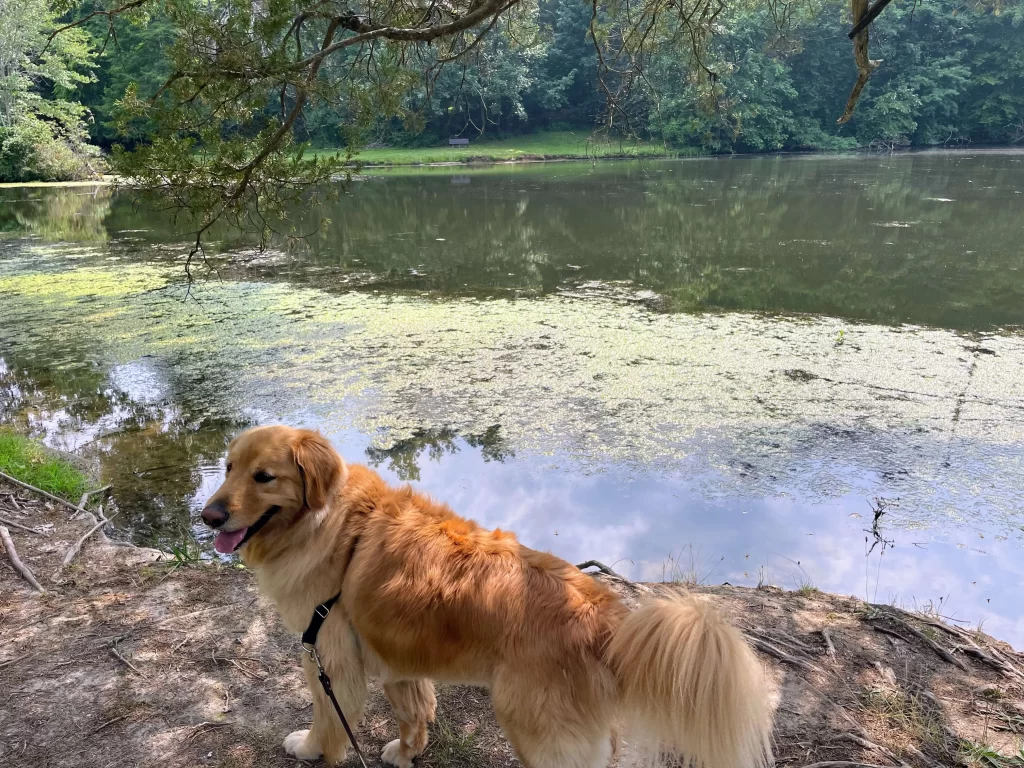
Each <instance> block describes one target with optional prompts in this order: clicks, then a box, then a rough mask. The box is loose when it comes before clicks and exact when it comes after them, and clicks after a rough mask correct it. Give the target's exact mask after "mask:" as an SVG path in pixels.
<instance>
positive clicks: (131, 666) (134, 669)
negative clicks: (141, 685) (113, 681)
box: [110, 645, 149, 680]
mask: <svg viewBox="0 0 1024 768" xmlns="http://www.w3.org/2000/svg"><path fill="white" fill-rule="evenodd" d="M110 652H111V653H112V654H113V655H114V658H116V659H117V660H118V661H120V662H121V663H123V664H125V665H126V666H127V667H128V669H130V670H131V671H132V672H134V673H135V674H136V675H138V676H139V677H141V678H142V679H143V680H148V679H149V678H148V677H146V676H145V675H144V674H142V672H140V671H139V670H138V668H137V667H136V666H135V665H134V664H132V663H131V662H130V661H128V659H126V658H125V657H124V656H122V655H121V654H120V653H118V650H117V648H116V647H114V646H113V645H112V646H110Z"/></svg>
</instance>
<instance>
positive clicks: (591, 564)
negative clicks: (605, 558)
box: [576, 560, 629, 581]
mask: <svg viewBox="0 0 1024 768" xmlns="http://www.w3.org/2000/svg"><path fill="white" fill-rule="evenodd" d="M576 567H577V568H579V569H580V570H581V571H583V570H586V569H587V568H597V570H599V571H600V572H601V573H604V574H607V575H608V576H614V577H615V578H616V579H622V580H623V581H629V579H627V578H626V577H625V576H623V575H622V574H619V573H616V572H615V571H613V570H612V569H611V568H609V567H608V566H607V565H605V564H604V563H602V562H601V561H600V560H587V562H585V563H580V564H579V565H577V566H576Z"/></svg>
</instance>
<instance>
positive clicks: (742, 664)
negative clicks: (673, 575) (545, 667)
mask: <svg viewBox="0 0 1024 768" xmlns="http://www.w3.org/2000/svg"><path fill="white" fill-rule="evenodd" d="M607 660H608V663H609V666H610V667H611V669H612V670H613V671H614V673H615V677H616V679H617V681H618V687H619V697H620V698H619V703H620V713H621V716H622V718H623V720H624V725H625V726H626V733H627V739H628V743H629V746H628V749H629V753H630V755H631V756H634V757H635V758H639V759H638V762H640V763H641V764H646V765H660V764H663V761H665V760H673V761H674V762H671V763H670V764H672V765H686V766H693V768H762V766H767V765H771V764H772V761H771V728H772V706H771V703H770V701H769V696H768V689H767V683H766V680H765V676H764V671H763V669H762V668H761V664H760V662H758V660H757V658H756V657H755V656H754V653H753V651H751V650H750V647H749V646H748V645H747V643H746V642H745V641H744V639H743V636H742V635H741V634H740V633H739V632H738V631H737V630H736V629H735V628H733V627H732V626H730V625H729V624H727V623H725V621H723V620H722V619H721V617H719V615H718V614H717V613H716V612H715V610H714V609H713V608H712V607H711V606H709V605H708V604H707V603H704V602H701V601H699V600H697V599H695V598H693V597H679V598H673V599H669V600H658V601H656V602H652V603H650V604H648V605H646V606H644V607H642V608H640V609H639V610H636V611H633V612H632V613H631V614H630V615H628V616H626V617H625V619H624V620H623V621H622V624H620V625H619V627H618V628H617V629H616V630H615V633H614V635H613V636H612V640H611V643H610V645H609V648H608V654H607Z"/></svg>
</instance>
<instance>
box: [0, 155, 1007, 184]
mask: <svg viewBox="0 0 1024 768" xmlns="http://www.w3.org/2000/svg"><path fill="white" fill-rule="evenodd" d="M439 149H443V147H442V148H439ZM313 151H314V152H320V153H330V152H333V151H335V150H325V149H320V150H313ZM336 151H337V152H342V151H343V149H341V148H339V149H338V150H336ZM922 154H946V155H958V156H962V155H977V154H986V155H1018V154H1024V146H1011V145H993V146H988V145H979V146H977V147H973V148H970V147H968V148H965V147H943V146H929V147H900V148H897V149H895V150H893V151H891V152H882V151H879V150H876V149H871V148H869V147H858V148H855V149H850V150H845V151H841V152H833V151H817V150H779V151H776V152H734V153H729V154H726V153H720V154H715V153H704V152H696V153H693V154H680V153H678V152H677V153H672V152H665V153H653V154H615V155H600V156H594V155H586V154H582V155H551V156H545V155H533V154H524V155H523V156H522V157H517V158H507V159H505V158H489V157H487V156H486V155H481V156H474V157H468V158H466V159H464V160H443V161H431V162H408V163H388V162H374V161H369V162H367V163H358V162H356V163H350V164H347V165H346V166H345V168H346V169H348V170H350V171H354V172H357V173H359V172H362V171H366V170H369V171H380V170H396V169H400V168H413V169H415V168H447V167H451V168H486V167H489V166H504V165H531V164H540V163H571V162H580V163H583V162H589V163H598V162H608V161H611V162H623V161H628V160H633V161H644V160H657V161H666V160H676V161H684V160H736V159H745V158H755V157H773V158H790V157H822V158H835V157H847V158H851V159H852V158H856V157H860V156H864V155H868V156H874V155H922ZM341 178H342V177H341V175H338V176H336V177H335V179H336V180H341ZM117 185H120V186H124V187H131V184H129V183H128V182H125V181H124V180H122V179H120V178H119V177H116V176H111V175H105V176H103V177H101V178H98V179H95V180H82V181H24V182H2V183H0V190H4V189H47V188H49V189H60V188H62V187H66V188H75V187H103V186H117Z"/></svg>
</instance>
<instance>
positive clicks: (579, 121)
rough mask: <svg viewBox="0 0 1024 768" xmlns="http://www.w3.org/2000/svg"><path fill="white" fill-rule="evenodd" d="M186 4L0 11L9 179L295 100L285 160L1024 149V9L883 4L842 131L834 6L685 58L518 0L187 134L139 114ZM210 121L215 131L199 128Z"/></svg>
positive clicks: (252, 88) (272, 86) (841, 42)
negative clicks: (498, 148) (498, 149)
mask: <svg viewBox="0 0 1024 768" xmlns="http://www.w3.org/2000/svg"><path fill="white" fill-rule="evenodd" d="M188 5H190V3H183V2H181V1H180V0H174V1H173V2H166V3H161V2H148V3H146V2H144V1H143V0H136V2H129V3H126V4H125V6H124V7H119V8H117V9H116V10H117V11H120V12H118V13H115V12H113V11H111V10H110V8H109V7H107V8H106V9H105V10H104V8H103V7H101V6H99V5H90V4H88V3H87V4H86V5H74V6H69V5H68V4H67V3H66V2H62V0H18V2H14V3H11V2H6V3H4V6H5V10H4V12H3V13H2V14H0V72H2V75H3V77H2V80H0V179H2V180H4V181H30V180H62V179H76V178H88V177H91V176H94V175H95V174H97V173H99V172H101V171H102V170H103V169H104V168H105V167H106V165H105V158H108V157H110V156H111V153H113V155H114V156H115V157H116V156H117V155H118V153H120V152H123V151H126V150H133V149H138V148H139V147H144V146H147V145H149V144H156V143H158V140H156V139H155V137H156V136H160V137H163V138H165V139H166V138H167V137H174V136H178V137H184V138H186V139H187V140H186V141H183V142H180V143H181V145H182V147H185V146H188V147H191V149H190V150H185V149H182V150H181V151H195V150H196V149H197V148H209V147H210V146H211V145H212V144H214V143H217V142H221V141H225V142H229V141H232V140H235V139H242V140H244V139H246V138H247V137H251V136H252V135H254V134H255V133H258V132H259V131H261V130H263V129H264V128H265V127H266V126H267V125H269V124H271V123H273V122H274V120H275V116H276V115H277V113H278V112H281V114H282V115H283V114H284V112H285V111H286V110H285V103H286V101H288V102H289V103H290V102H294V101H296V94H297V90H296V89H297V88H300V87H303V88H305V90H304V91H303V94H304V96H305V95H306V92H307V91H308V92H309V93H310V94H311V95H308V96H306V98H305V99H304V101H305V104H304V106H302V108H301V109H298V110H297V114H296V115H295V118H294V119H293V120H292V121H291V122H290V123H289V125H288V128H289V129H290V131H291V137H290V141H291V142H292V143H291V145H290V146H292V147H293V148H294V147H300V146H307V147H312V148H348V150H349V154H351V153H353V152H356V151H357V150H358V149H359V148H361V147H406V146H434V145H438V144H442V143H447V140H448V139H449V138H451V137H465V138H470V139H471V140H473V141H474V142H478V141H481V140H483V141H486V140H487V139H489V138H503V139H507V138H508V137H515V136H519V135H524V134H530V133H536V132H540V131H565V130H574V131H580V132H583V133H586V132H589V131H593V130H595V129H597V128H603V129H605V130H610V131H611V133H613V134H614V135H616V136H619V137H626V138H628V139H630V140H642V141H645V142H653V143H656V144H659V145H663V146H665V147H666V148H689V149H694V150H698V151H702V152H707V153H733V152H775V151H780V150H824V151H836V150H847V149H854V148H858V147H883V148H886V149H892V148H895V147H902V146H934V145H939V146H964V145H968V144H1013V143H1016V142H1021V141H1022V140H1024V45H1022V43H1021V39H1022V35H1024V4H1021V3H1019V2H1014V0H980V1H978V2H975V1H974V0H971V1H970V2H967V3H964V2H961V0H923V1H921V2H908V1H907V0H896V2H893V3H891V4H890V5H888V7H886V8H885V12H884V13H882V14H881V15H880V16H879V18H878V19H877V20H875V22H874V24H873V25H872V27H871V30H872V38H871V46H872V47H871V56H872V59H873V60H876V61H880V62H881V64H880V66H878V69H877V72H875V73H874V74H873V75H872V76H871V78H870V80H869V81H868V83H867V86H866V88H865V89H864V92H863V94H862V95H861V98H860V101H859V103H858V104H857V107H856V109H855V111H854V112H853V115H852V118H851V119H850V120H849V121H848V122H845V123H837V118H838V117H839V116H840V115H841V114H842V113H843V107H844V104H845V102H846V100H847V97H848V95H849V92H850V86H851V84H852V83H853V82H854V80H855V79H856V77H857V66H856V64H855V61H854V58H853V57H852V56H851V55H850V47H849V40H848V37H847V35H848V32H849V31H850V26H851V17H850V7H849V5H848V4H847V3H845V2H840V1H838V0H819V1H818V2H803V3H796V2H794V3H791V4H789V5H785V4H782V3H772V2H766V3H748V2H733V3H731V4H719V7H718V10H717V12H716V13H715V15H714V16H713V18H711V21H710V22H709V23H707V24H706V25H705V28H704V30H703V31H704V32H705V33H706V34H705V35H704V36H703V37H702V38H701V39H700V41H699V43H698V42H696V41H694V42H693V43H692V45H691V46H690V47H689V49H687V50H685V52H684V53H681V52H680V51H681V49H680V46H679V45H656V46H655V45H651V46H648V47H646V48H644V47H643V44H641V46H640V47H639V48H638V47H637V46H636V45H632V46H631V45H630V44H629V35H628V34H627V31H626V30H627V29H628V31H629V32H633V33H635V32H637V31H638V30H640V29H641V28H642V23H643V22H642V20H641V21H639V22H638V21H636V19H631V20H630V24H631V26H627V25H626V24H625V22H623V18H624V15H623V14H624V13H625V15H626V16H628V14H629V9H628V8H627V9H626V11H625V12H624V11H623V9H622V8H621V7H620V6H619V5H618V4H616V5H615V6H614V7H612V6H598V5H596V4H590V3H585V2H583V1H582V0H539V2H537V3H532V2H531V3H526V4H523V3H519V4H517V5H516V7H515V9H514V12H511V11H510V12H506V13H504V15H502V14H501V13H499V14H497V15H494V16H493V17H492V19H491V22H490V27H495V29H493V30H492V31H491V32H490V34H487V35H481V34H479V33H477V34H476V35H475V36H471V37H470V38H469V41H470V42H468V43H467V42H464V43H463V44H462V45H461V47H460V48H459V49H458V50H457V51H456V52H455V53H453V52H452V50H453V48H455V45H454V44H452V45H451V46H448V45H446V44H444V43H442V42H438V43H436V44H434V45H431V44H430V41H427V43H426V44H424V43H422V42H419V43H416V44H415V53H414V55H409V47H408V46H406V47H403V48H401V49H400V52H396V50H397V49H396V48H395V47H393V46H392V47H389V46H388V45H379V46H371V47H370V50H369V51H368V52H364V51H362V50H360V52H359V53H357V54H347V55H341V56H339V57H337V58H332V59H325V60H324V61H323V66H320V67H319V68H318V71H316V72H315V76H314V77H313V78H312V83H313V85H312V87H308V88H306V87H305V86H301V85H298V84H296V83H295V82H289V81H288V80H287V78H285V79H282V78H277V79H273V78H268V77H265V76H263V75H261V76H260V77H250V78H249V80H248V81H247V83H246V85H247V87H248V91H247V92H246V94H245V96H244V98H242V99H241V100H240V102H241V103H239V104H237V105H235V108H236V109H238V110H244V111H245V112H246V114H245V115H244V116H239V115H237V114H223V109H224V108H223V104H224V101H223V100H222V101H221V102H220V104H219V106H210V103H211V102H212V100H213V97H212V96H210V101H209V102H207V103H206V106H200V105H201V104H202V102H203V99H205V98H207V96H209V95H210V94H211V93H212V92H213V91H214V90H215V89H214V87H213V86H211V85H209V84H207V85H203V84H202V83H200V84H199V85H198V86H197V88H198V89H197V90H196V91H195V93H194V95H193V94H189V95H187V96H181V97H180V98H179V101H178V105H177V106H178V107H179V108H180V107H181V105H182V104H187V105H188V106H190V107H194V108H195V110H196V112H197V113H199V114H202V115H206V116H207V117H209V116H211V115H214V114H216V115H217V119H215V120H207V119H206V118H203V119H202V120H199V121H196V122H194V124H189V125H187V126H186V125H183V124H181V122H180V121H178V122H175V120H174V119H172V118H170V117H169V114H170V113H169V112H167V111H164V112H160V111H154V109H152V108H150V107H148V106H147V108H142V107H140V105H151V104H152V98H153V97H154V96H155V95H157V94H161V93H163V94H164V95H168V94H169V93H170V91H172V90H173V89H172V88H168V86H167V83H168V78H169V77H171V76H172V73H173V72H175V70H176V69H180V67H181V65H182V57H183V55H184V54H183V53H182V50H183V46H182V44H181V39H182V38H183V37H188V36H189V35H192V36H193V39H194V37H195V35H197V34H199V33H198V32H196V29H195V27H196V26H197V25H199V24H200V23H201V22H202V20H203V19H204V18H205V19H208V18H209V16H208V15H207V16H199V15H196V14H195V13H192V15H189V11H188V10H183V7H184V6H188ZM243 5H244V4H243ZM269 5H270V7H273V5H274V4H273V3H270V4H269ZM285 5H288V4H287V3H285ZM307 5H315V4H307ZM509 5H510V4H509ZM128 6H131V7H128ZM240 9H241V10H240ZM244 10H245V9H244V8H243V6H236V4H234V3H231V2H227V3H224V4H223V8H222V12H221V15H220V17H219V18H220V19H221V21H224V20H225V19H228V21H227V22H225V23H224V24H223V28H224V29H227V28H228V27H230V26H231V24H232V23H233V22H232V21H231V20H230V19H238V23H239V24H242V25H244V24H248V25H249V27H250V28H254V19H256V20H258V18H259V14H258V13H256V12H255V11H250V12H248V13H245V12H243V11H244ZM292 10H294V9H292ZM645 12H646V11H645ZM271 15H272V14H271ZM641 15H642V14H641ZM495 22H496V23H495ZM190 25H191V26H190ZM293 26H294V25H293ZM65 27H67V28H65ZM490 27H488V29H489V28H490ZM652 27H653V24H652ZM311 28H312V27H308V28H307V27H302V26H301V25H300V26H299V27H298V28H296V29H295V30H294V37H295V41H296V42H295V45H296V47H297V48H298V50H299V51H302V47H303V45H304V44H305V45H306V46H307V50H308V49H309V48H315V47H316V45H317V42H318V40H319V35H320V34H322V32H323V30H322V29H321V30H320V32H318V33H315V34H314V33H313V32H310V33H309V34H310V40H309V41H304V40H303V34H300V30H302V32H303V33H305V32H306V30H307V29H311ZM292 31H293V30H289V32H288V34H291V33H292ZM55 32H59V34H54V33H55ZM207 33H209V30H207V32H204V34H207ZM210 34H211V35H212V34H213V33H210ZM222 34H227V33H222ZM232 34H233V33H232ZM644 34H647V32H644ZM287 36H288V35H286V34H285V33H284V30H283V29H281V28H279V27H274V28H273V29H267V30H261V31H260V33H259V35H255V34H254V35H253V39H256V38H257V37H259V39H260V41H261V44H262V45H263V47H264V48H265V49H267V50H269V49H270V47H271V46H272V45H276V44H280V45H281V46H282V47H283V45H284V43H283V42H282V40H283V39H284V38H285V37H287ZM634 37H635V35H634ZM651 37H652V38H653V37H654V35H651ZM616 42H617V43H618V45H617V47H616V45H615V44H616ZM219 44H220V45H221V46H222V47H223V48H224V50H228V49H227V46H226V44H225V43H224V42H223V40H222V41H221V42H220V43H219ZM193 47H194V46H193ZM239 47H241V46H239ZM612 48H615V57H614V60H613V57H612V56H611V55H610V53H609V51H610V50H611V49H612ZM349 50H351V49H344V50H343V51H342V53H343V54H345V53H346V52H347V51H349ZM623 51H626V55H623ZM638 51H639V52H638ZM193 55H194V51H193ZM226 58H227V57H226V56H224V57H222V59H226ZM222 59H221V60H222ZM265 59H266V60H267V61H273V56H272V55H270V54H267V55H266V56H265ZM616 62H618V63H616ZM623 62H625V63H623ZM172 79H174V78H172ZM282 82H283V85H282V84H281V83H282ZM176 85H180V81H179V83H177V84H176ZM204 88H205V89H206V92H205V93H203V94H202V97H201V98H197V97H200V94H201V93H202V92H203V90H204ZM289 89H291V90H289ZM221 96H224V97H225V99H226V100H228V101H230V100H231V98H232V95H231V92H230V91H227V92H225V93H224V94H221ZM314 96H315V98H314ZM236 97H237V94H236ZM190 98H191V101H190ZM218 108H219V109H221V113H217V109H218ZM206 122H209V124H210V125H211V126H212V127H213V130H214V131H215V133H216V135H215V136H213V134H212V133H211V132H209V131H207V132H204V130H203V128H201V127H198V126H201V125H203V124H204V123H206ZM279 122H280V120H279ZM211 137H212V138H211ZM232 146H234V145H232ZM220 149H223V147H218V150H220ZM147 151H149V150H147ZM178 160H180V158H178ZM178 160H175V161H174V162H177V161H178ZM165 161H166V158H165ZM165 164H166V163H165ZM151 165H152V163H151Z"/></svg>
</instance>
